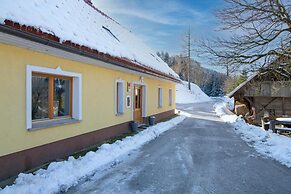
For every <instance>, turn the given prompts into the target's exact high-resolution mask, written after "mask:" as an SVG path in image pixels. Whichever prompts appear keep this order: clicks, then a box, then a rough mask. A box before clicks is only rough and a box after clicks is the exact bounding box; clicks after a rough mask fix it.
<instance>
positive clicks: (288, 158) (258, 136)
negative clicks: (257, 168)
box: [215, 103, 291, 168]
mask: <svg viewBox="0 0 291 194" xmlns="http://www.w3.org/2000/svg"><path fill="white" fill-rule="evenodd" d="M226 107H227V103H220V104H217V105H215V111H216V114H217V115H218V116H220V117H221V118H222V120H223V121H225V122H228V123H230V124H231V125H232V126H233V127H234V129H235V131H236V132H237V133H239V134H240V135H241V136H242V139H243V140H245V141H246V142H247V143H248V144H249V145H250V146H252V147H254V148H255V149H256V150H257V152H259V153H261V154H263V155H266V156H269V157H271V158H273V159H275V160H277V161H279V162H280V163H282V164H284V165H286V166H287V167H289V168H291V138H289V137H286V136H283V135H279V134H275V133H273V132H271V131H265V130H263V129H262V128H260V127H258V126H254V125H250V124H248V123H246V122H245V121H244V119H243V118H241V117H238V116H236V115H234V114H232V113H231V112H230V111H229V110H228V109H227V108H226Z"/></svg>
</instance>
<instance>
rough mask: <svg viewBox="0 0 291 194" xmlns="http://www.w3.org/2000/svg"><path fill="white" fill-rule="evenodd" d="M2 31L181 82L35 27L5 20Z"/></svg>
mask: <svg viewBox="0 0 291 194" xmlns="http://www.w3.org/2000/svg"><path fill="white" fill-rule="evenodd" d="M0 31H1V32H3V33H7V34H10V35H13V36H17V37H21V38H24V39H28V40H31V41H34V42H37V43H40V44H44V45H47V46H51V47H54V48H57V49H61V50H64V51H67V52H71V53H74V54H78V55H81V56H86V57H89V58H93V59H96V60H100V61H103V62H106V63H110V64H113V65H116V66H120V67H123V68H127V69H130V70H134V71H137V72H141V73H145V74H148V75H152V76H157V77H159V78H162V79H166V80H170V81H173V82H177V83H178V82H180V80H179V79H178V78H176V77H174V76H171V75H167V74H165V73H163V72H160V71H158V70H156V69H153V68H150V67H147V66H143V65H142V64H139V63H137V62H133V61H131V60H129V59H127V58H120V57H114V56H112V55H109V54H106V53H102V52H99V51H97V50H95V49H91V48H89V47H86V46H82V45H79V44H76V43H73V42H71V41H69V40H66V41H63V42H60V39H59V38H58V37H56V36H54V35H52V34H48V33H44V32H42V31H41V30H39V29H36V28H34V27H31V26H26V25H20V24H19V23H15V22H13V21H10V20H5V24H0Z"/></svg>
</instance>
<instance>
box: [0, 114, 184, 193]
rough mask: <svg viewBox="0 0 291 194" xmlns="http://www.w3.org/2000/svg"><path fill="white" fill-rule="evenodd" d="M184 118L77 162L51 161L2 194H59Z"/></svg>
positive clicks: (181, 117)
mask: <svg viewBox="0 0 291 194" xmlns="http://www.w3.org/2000/svg"><path fill="white" fill-rule="evenodd" d="M185 118H186V117H185V116H178V117H176V118H174V119H171V120H170V121H167V122H163V123H159V124H157V125H155V126H152V127H149V128H147V129H146V130H144V131H141V132H140V133H138V134H136V135H134V136H131V137H126V138H124V139H123V140H118V141H116V142H115V143H113V144H103V145H102V146H101V147H100V149H98V150H97V151H96V152H88V153H87V154H86V155H85V156H83V157H80V158H78V159H74V158H73V157H70V158H69V159H68V160H67V161H63V162H53V163H51V164H50V165H49V166H48V168H47V170H43V169H41V170H38V171H37V172H35V174H20V175H19V176H18V178H17V179H16V181H15V184H14V185H12V186H9V187H8V186H7V187H6V188H4V189H3V190H1V189H0V193H1V194H4V193H5V194H8V193H9V194H10V193H27V194H34V193H35V194H39V193H58V192H62V191H66V190H67V189H69V188H70V187H72V186H74V185H77V184H78V182H79V181H80V180H82V179H84V178H86V177H88V176H92V175H94V174H95V173H96V172H97V171H98V169H100V168H101V167H102V166H104V165H106V164H109V163H111V162H114V161H115V160H116V159H117V158H118V157H120V156H122V155H125V154H127V153H129V152H130V151H133V150H135V149H137V148H140V147H141V146H142V145H144V144H146V143H147V142H149V141H151V140H153V139H155V138H156V137H158V136H159V135H160V134H161V133H163V132H165V131H167V130H169V129H171V128H172V127H174V126H175V125H177V124H178V123H180V122H182V121H183V120H184V119H185Z"/></svg>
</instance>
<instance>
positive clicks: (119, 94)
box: [116, 80, 124, 115]
mask: <svg viewBox="0 0 291 194" xmlns="http://www.w3.org/2000/svg"><path fill="white" fill-rule="evenodd" d="M123 113H124V82H123V81H122V80H118V81H116V114H117V115H118V114H123Z"/></svg>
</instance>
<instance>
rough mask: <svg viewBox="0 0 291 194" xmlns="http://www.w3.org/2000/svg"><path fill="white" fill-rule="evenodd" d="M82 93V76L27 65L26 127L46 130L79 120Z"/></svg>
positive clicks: (80, 118)
mask: <svg viewBox="0 0 291 194" xmlns="http://www.w3.org/2000/svg"><path fill="white" fill-rule="evenodd" d="M81 91H82V80H81V74H78V73H73V72H66V71H63V70H62V69H61V68H60V67H58V68H56V69H52V68H45V67H37V66H31V65H27V67H26V128H27V129H29V130H30V129H40V128H48V127H51V126H56V125H60V124H65V123H66V124H68V123H73V122H77V121H80V120H82V93H81ZM61 118H62V119H61Z"/></svg>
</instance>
